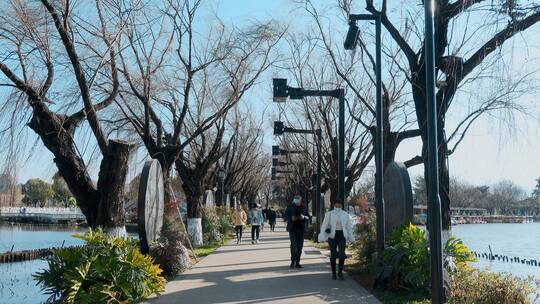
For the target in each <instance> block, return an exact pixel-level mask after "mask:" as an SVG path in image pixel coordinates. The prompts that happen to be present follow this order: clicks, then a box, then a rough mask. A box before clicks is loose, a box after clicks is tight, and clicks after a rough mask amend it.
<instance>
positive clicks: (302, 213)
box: [283, 195, 309, 268]
mask: <svg viewBox="0 0 540 304" xmlns="http://www.w3.org/2000/svg"><path fill="white" fill-rule="evenodd" d="M283 218H284V219H285V220H286V221H287V231H288V232H289V239H290V241H291V268H302V265H300V258H301V257H302V249H303V247H304V234H305V227H306V221H307V220H308V219H309V214H308V212H307V210H306V208H305V206H304V204H303V202H302V197H301V196H300V195H296V196H294V199H293V201H292V203H291V204H290V205H289V206H288V207H287V210H286V211H285V213H284V214H283Z"/></svg>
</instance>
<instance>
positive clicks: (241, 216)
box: [232, 204, 247, 244]
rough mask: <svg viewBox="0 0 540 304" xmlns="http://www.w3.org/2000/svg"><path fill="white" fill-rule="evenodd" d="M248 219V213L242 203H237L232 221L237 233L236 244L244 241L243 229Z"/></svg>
mask: <svg viewBox="0 0 540 304" xmlns="http://www.w3.org/2000/svg"><path fill="white" fill-rule="evenodd" d="M246 221H247V214H246V212H245V211H244V209H242V206H240V204H238V205H236V208H235V209H234V211H233V214H232V222H233V226H234V231H235V233H236V244H240V242H241V241H242V230H243V228H244V225H245V224H246Z"/></svg>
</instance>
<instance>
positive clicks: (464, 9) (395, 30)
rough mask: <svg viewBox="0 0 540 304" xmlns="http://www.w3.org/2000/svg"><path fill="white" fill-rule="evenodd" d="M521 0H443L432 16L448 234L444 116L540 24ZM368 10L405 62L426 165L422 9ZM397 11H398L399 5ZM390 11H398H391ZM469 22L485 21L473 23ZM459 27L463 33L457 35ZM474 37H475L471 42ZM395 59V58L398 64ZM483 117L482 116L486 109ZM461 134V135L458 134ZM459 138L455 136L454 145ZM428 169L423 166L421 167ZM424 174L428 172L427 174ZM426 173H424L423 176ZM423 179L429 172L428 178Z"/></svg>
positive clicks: (539, 12) (539, 10)
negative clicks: (506, 48) (507, 48)
mask: <svg viewBox="0 0 540 304" xmlns="http://www.w3.org/2000/svg"><path fill="white" fill-rule="evenodd" d="M524 2H525V1H498V2H495V3H494V2H493V1H486V0H475V1H469V0H456V1H450V0H441V1H438V7H437V8H436V11H435V54H436V57H435V64H436V69H437V70H436V75H437V76H436V77H437V80H438V81H437V92H436V102H437V136H438V147H439V157H438V163H439V178H440V180H439V196H440V199H441V204H442V211H443V221H442V225H443V229H444V230H450V225H451V222H450V195H449V187H450V177H449V172H448V166H447V157H448V155H449V154H450V153H451V152H452V150H453V149H451V148H449V146H448V142H449V140H450V139H451V137H453V134H452V135H450V136H449V137H447V134H446V132H445V123H446V115H447V113H448V109H449V108H450V106H451V104H452V101H453V99H454V96H455V95H456V93H457V92H458V90H459V89H460V88H462V87H463V85H464V84H466V83H467V81H468V80H472V79H474V78H475V77H478V76H479V75H478V74H477V73H473V72H475V71H476V72H478V71H482V72H483V74H481V75H483V76H488V75H489V74H490V73H491V74H493V73H494V72H495V70H493V69H491V70H490V68H493V67H496V64H494V63H496V62H497V60H500V59H501V58H500V57H499V56H497V55H500V54H501V53H500V52H499V53H497V52H496V51H497V50H500V49H501V47H502V46H503V45H504V44H505V42H507V41H508V40H510V39H511V38H513V37H514V36H515V35H517V34H519V33H521V32H522V31H524V30H527V29H529V28H530V27H531V26H533V25H534V24H536V23H537V22H538V21H539V20H540V5H538V4H535V3H526V4H525V3H524ZM365 4H366V9H367V10H368V11H369V12H371V13H374V14H380V15H381V20H382V24H383V26H384V27H385V29H386V30H387V31H388V33H389V35H390V36H391V38H392V40H393V41H394V43H395V44H397V46H398V47H399V49H400V51H401V52H400V55H402V56H403V58H404V61H405V62H406V64H405V66H406V67H407V70H408V80H409V82H410V85H411V92H412V96H413V100H414V105H415V109H416V111H415V112H416V120H417V123H418V127H419V129H420V131H421V138H422V142H423V148H422V155H421V156H419V157H417V160H418V162H423V163H424V164H427V154H426V153H427V148H426V147H427V116H426V101H427V98H426V92H425V88H426V74H425V73H426V71H425V66H424V63H425V53H424V39H423V37H424V35H423V30H422V29H421V28H422V27H421V26H416V25H415V24H416V22H415V21H416V20H411V19H412V18H418V17H419V16H421V14H420V12H421V8H420V7H419V6H417V5H414V6H406V5H405V6H404V5H403V3H399V4H395V3H392V4H390V6H393V7H390V8H389V4H388V1H386V0H383V1H382V2H381V6H380V9H378V8H376V7H375V4H374V1H373V0H366V1H365ZM398 5H399V6H400V7H399V8H398V7H397V6H398ZM394 8H397V10H395V9H394ZM396 11H398V12H406V13H407V14H406V16H410V17H405V18H402V19H401V21H400V22H399V24H401V26H402V30H401V31H400V30H399V26H397V25H396V22H395V21H394V20H395V19H394V18H392V15H391V14H392V12H396ZM473 20H483V22H481V23H474V22H473ZM457 28H462V29H465V30H460V31H457V30H456V29H457ZM473 35H474V38H473ZM398 60H399V59H396V61H398ZM481 112H485V111H484V110H483V111H481ZM476 114H478V113H471V115H470V116H471V118H470V119H469V120H467V121H466V122H465V123H464V124H463V125H462V126H463V129H464V130H467V129H468V127H469V126H470V124H471V123H472V122H471V121H474V120H475V119H476V118H477V117H478V116H477V115H476ZM461 132H463V131H461ZM459 134H460V133H457V134H456V137H457V139H458V140H457V141H456V142H457V143H458V144H459V142H461V140H459V138H460V136H459ZM424 167H425V168H427V166H424ZM425 170H427V169H425ZM426 172H427V171H426ZM426 174H427V173H426Z"/></svg>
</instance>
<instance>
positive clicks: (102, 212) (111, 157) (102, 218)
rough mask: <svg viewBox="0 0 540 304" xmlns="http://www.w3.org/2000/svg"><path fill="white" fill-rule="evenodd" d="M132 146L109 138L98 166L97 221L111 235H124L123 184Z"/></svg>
mask: <svg viewBox="0 0 540 304" xmlns="http://www.w3.org/2000/svg"><path fill="white" fill-rule="evenodd" d="M131 150H132V146H131V145H130V144H128V143H127V142H124V141H116V140H109V148H108V151H107V152H106V153H104V155H103V159H102V160H101V166H100V168H99V178H98V184H97V186H98V191H99V194H100V201H99V206H98V213H97V223H98V225H100V226H103V227H104V228H105V229H106V231H107V232H108V233H110V234H112V235H118V236H125V235H127V233H126V227H125V221H126V219H125V212H124V188H125V187H124V185H125V183H126V176H127V171H128V162H129V157H130V154H131Z"/></svg>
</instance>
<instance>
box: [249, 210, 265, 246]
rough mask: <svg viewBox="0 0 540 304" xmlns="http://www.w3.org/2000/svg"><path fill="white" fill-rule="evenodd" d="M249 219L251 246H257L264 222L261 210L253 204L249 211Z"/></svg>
mask: <svg viewBox="0 0 540 304" xmlns="http://www.w3.org/2000/svg"><path fill="white" fill-rule="evenodd" d="M249 217H250V220H251V244H255V243H257V244H258V243H259V233H260V227H261V225H262V224H263V222H264V218H263V215H262V210H261V208H259V207H258V206H257V205H256V204H253V205H252V208H251V210H249Z"/></svg>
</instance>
